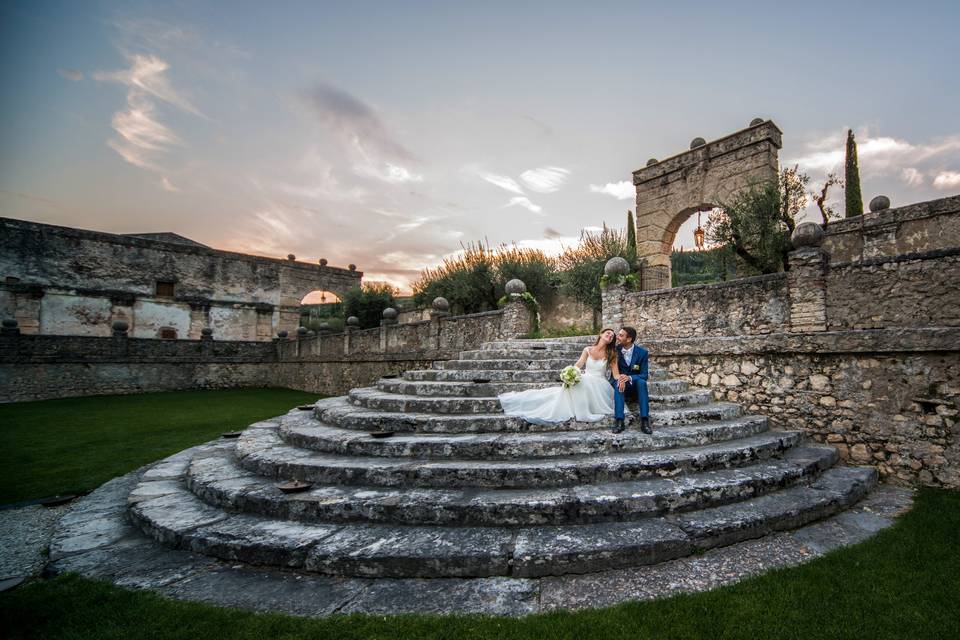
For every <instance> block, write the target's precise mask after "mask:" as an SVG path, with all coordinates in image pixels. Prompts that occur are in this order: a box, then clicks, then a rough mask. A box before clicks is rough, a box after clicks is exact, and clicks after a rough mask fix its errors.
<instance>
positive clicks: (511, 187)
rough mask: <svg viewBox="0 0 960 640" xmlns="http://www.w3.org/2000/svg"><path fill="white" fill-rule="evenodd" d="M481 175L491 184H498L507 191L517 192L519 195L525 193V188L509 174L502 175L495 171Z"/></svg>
mask: <svg viewBox="0 0 960 640" xmlns="http://www.w3.org/2000/svg"><path fill="white" fill-rule="evenodd" d="M480 177H481V178H483V179H484V180H486V181H487V182H489V183H490V184H494V185H497V186H498V187H500V188H501V189H503V190H505V191H509V192H510V193H516V194H519V195H524V191H523V188H522V187H521V186H520V185H519V184H518V183H517V181H516V180H514V179H513V178H511V177H509V176H500V175H497V174H495V173H481V174H480ZM514 200H516V198H514Z"/></svg>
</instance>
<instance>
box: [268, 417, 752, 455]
mask: <svg viewBox="0 0 960 640" xmlns="http://www.w3.org/2000/svg"><path fill="white" fill-rule="evenodd" d="M767 428H768V427H767V419H766V418H765V417H764V416H743V417H741V418H734V419H732V420H721V421H717V422H704V423H701V424H694V425H688V426H679V427H670V428H669V429H657V430H655V431H654V432H653V434H651V435H646V434H643V433H641V432H640V431H639V430H636V429H630V430H628V431H624V432H623V433H620V434H614V433H612V432H611V431H610V430H609V428H604V429H601V430H595V431H557V432H551V433H476V434H466V435H461V434H452V435H451V434H416V435H396V436H393V437H391V438H374V437H371V436H370V435H368V434H367V433H363V432H358V431H355V430H353V429H343V428H341V427H335V426H332V425H328V424H323V423H320V422H318V421H316V420H314V419H312V417H311V418H310V419H305V420H296V421H284V422H282V423H281V425H280V437H281V438H283V440H284V441H285V442H287V443H289V444H292V445H294V446H297V447H301V448H304V449H312V450H314V451H321V452H325V453H335V454H339V455H357V456H379V457H387V458H399V457H410V458H461V459H490V460H498V459H501V460H502V459H513V458H523V457H532V456H539V457H550V456H572V455H590V454H597V453H606V452H613V451H657V450H661V449H673V448H677V447H693V446H698V445H705V444H710V443H713V442H723V441H726V440H734V439H736V438H744V437H747V436H752V435H756V434H758V433H762V432H764V431H766V430H767Z"/></svg>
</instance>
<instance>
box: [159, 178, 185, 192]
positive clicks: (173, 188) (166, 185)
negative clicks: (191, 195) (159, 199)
mask: <svg viewBox="0 0 960 640" xmlns="http://www.w3.org/2000/svg"><path fill="white" fill-rule="evenodd" d="M160 184H162V185H163V189H164V191H169V192H170V193H180V187H178V186H177V185H175V184H173V183H172V182H170V179H169V178H168V177H167V176H163V177H162V178H160Z"/></svg>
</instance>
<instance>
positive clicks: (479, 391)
mask: <svg viewBox="0 0 960 640" xmlns="http://www.w3.org/2000/svg"><path fill="white" fill-rule="evenodd" d="M436 373H441V372H436ZM443 373H454V372H452V371H448V372H443ZM456 373H463V372H461V371H458V372H456ZM552 378H553V379H546V380H543V381H542V382H493V381H491V382H481V383H478V382H473V381H472V380H469V379H468V380H466V381H433V380H417V381H413V380H404V379H401V378H383V379H381V380H379V381H377V384H376V388H377V389H378V390H380V391H383V392H385V393H395V394H400V395H414V396H432V397H437V398H492V397H496V396H498V395H500V394H501V393H506V392H508V391H526V390H527V389H544V388H549V387H556V386H558V385H559V384H560V381H559V376H552ZM688 389H689V387H688V386H687V384H686V383H685V382H683V381H681V380H669V381H661V382H648V383H647V391H648V392H649V393H650V396H651V397H658V398H663V397H664V396H679V395H681V394H684V393H686V392H687V391H688ZM703 391H704V390H702V389H697V390H695V392H696V393H697V394H698V395H703V396H705V397H706V400H704V402H706V401H709V399H710V393H709V392H707V393H703ZM663 402H664V403H669V400H663ZM697 404H703V402H699V403H697Z"/></svg>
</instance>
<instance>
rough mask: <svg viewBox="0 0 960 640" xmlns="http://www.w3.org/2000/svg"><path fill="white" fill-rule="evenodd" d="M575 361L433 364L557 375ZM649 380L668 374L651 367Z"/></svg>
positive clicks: (447, 368)
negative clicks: (536, 371)
mask: <svg viewBox="0 0 960 640" xmlns="http://www.w3.org/2000/svg"><path fill="white" fill-rule="evenodd" d="M575 362H576V359H573V360H571V359H569V358H548V359H543V360H540V359H536V358H526V359H516V360H503V359H499V360H446V361H439V360H438V361H436V362H434V368H435V369H442V370H444V371H500V370H508V371H535V370H541V371H542V370H548V371H550V370H552V371H555V372H556V373H559V372H560V370H561V369H563V368H564V367H566V366H569V365H572V364H574V363H575ZM649 376H650V377H649V379H650V380H666V379H668V377H669V376H668V374H667V371H666V369H656V368H653V367H651V368H650V371H649Z"/></svg>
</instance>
